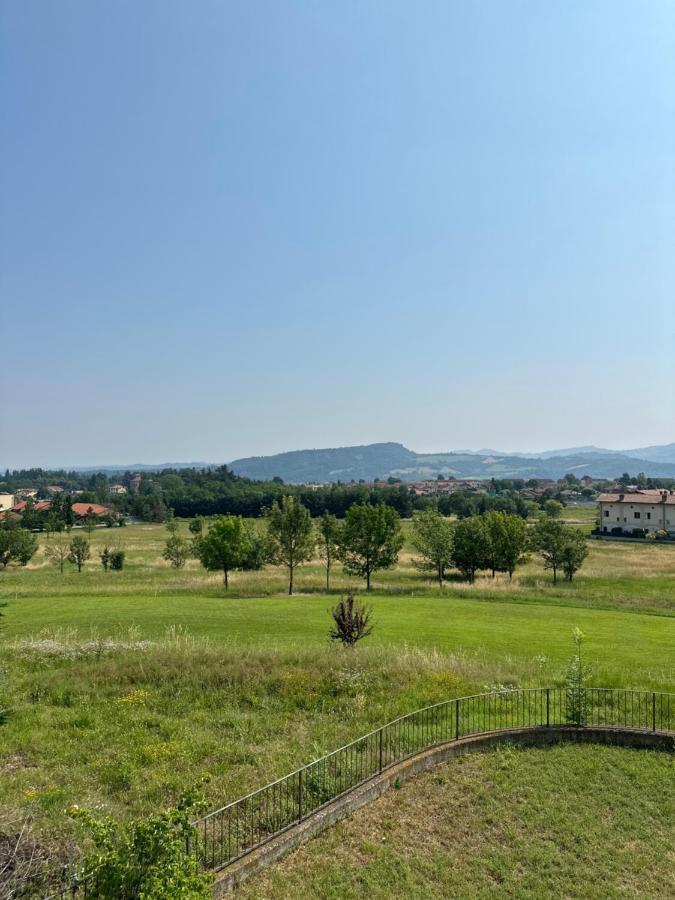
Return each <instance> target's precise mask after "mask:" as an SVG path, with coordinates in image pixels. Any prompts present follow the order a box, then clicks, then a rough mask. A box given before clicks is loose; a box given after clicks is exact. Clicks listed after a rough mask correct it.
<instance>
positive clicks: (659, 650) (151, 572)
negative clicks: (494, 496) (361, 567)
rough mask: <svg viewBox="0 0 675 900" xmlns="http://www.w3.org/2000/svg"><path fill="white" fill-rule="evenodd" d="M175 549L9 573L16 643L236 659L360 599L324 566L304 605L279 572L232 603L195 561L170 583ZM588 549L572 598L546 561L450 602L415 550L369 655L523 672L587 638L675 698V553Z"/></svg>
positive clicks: (6, 620) (604, 673)
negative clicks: (195, 652) (513, 666)
mask: <svg viewBox="0 0 675 900" xmlns="http://www.w3.org/2000/svg"><path fill="white" fill-rule="evenodd" d="M185 530H186V529H185ZM186 533H187V530H186ZM165 538H166V531H165V529H164V528H163V527H162V526H152V525H140V526H129V527H127V528H126V529H114V530H109V529H97V530H96V531H95V532H94V533H93V535H92V536H91V541H92V558H91V560H90V561H89V562H88V563H87V565H86V566H85V569H84V570H83V571H82V573H79V574H78V573H77V572H76V571H75V570H74V568H73V567H72V566H68V567H67V569H66V572H65V573H64V574H63V575H60V574H59V573H58V571H57V570H56V569H55V568H54V567H53V566H51V565H49V564H48V563H47V562H46V561H45V560H44V556H43V549H42V548H41V550H40V553H39V554H38V556H37V557H36V559H35V560H34V562H33V563H31V565H30V566H29V567H28V568H27V569H21V568H14V567H11V568H10V569H8V570H7V571H5V572H2V573H0V602H3V601H4V602H5V603H6V604H7V605H6V606H5V608H4V609H2V610H0V612H2V613H3V618H2V619H1V620H0V622H2V623H3V625H4V628H3V634H4V636H5V640H6V641H11V640H13V639H21V638H26V637H27V636H29V635H32V636H35V635H37V634H41V633H42V634H51V633H54V632H55V631H60V632H63V631H70V632H74V633H77V634H79V635H80V637H87V636H90V635H91V634H96V635H98V636H106V635H118V636H119V635H120V634H124V633H126V632H128V630H129V629H130V628H133V629H134V630H135V632H136V633H137V634H139V635H140V636H142V637H144V638H151V639H157V638H160V637H162V636H163V635H164V634H165V632H166V630H167V628H169V627H179V628H183V629H186V630H187V631H188V632H189V633H190V634H191V635H195V636H204V637H208V638H209V639H210V640H214V641H218V642H222V641H225V642H227V643H228V644H234V645H243V644H246V645H255V646H259V647H269V646H276V647H283V646H290V645H298V646H305V647H321V646H324V645H325V644H326V641H327V631H328V626H329V616H328V610H329V608H330V606H331V605H332V604H333V603H334V602H335V599H336V597H337V596H338V595H339V594H340V593H343V592H344V591H345V590H347V589H349V588H356V589H358V588H360V587H361V584H360V582H359V581H358V580H357V579H354V578H348V577H347V576H345V575H344V574H343V573H342V572H341V570H340V568H339V566H338V567H336V569H335V572H334V574H333V578H332V585H331V587H332V590H331V594H330V595H327V594H325V587H324V578H325V575H324V571H323V569H322V566H321V565H320V562H319V561H318V560H317V561H314V562H313V563H312V564H310V565H306V566H303V567H302V568H301V569H300V570H299V574H298V577H297V579H296V581H297V591H298V594H297V596H294V597H292V598H289V597H288V596H286V595H285V586H286V576H285V573H284V571H283V570H282V569H278V568H274V567H268V568H266V569H265V570H263V571H262V572H254V573H238V574H235V575H234V576H233V577H232V579H231V583H232V586H231V589H230V591H229V592H226V591H225V590H224V588H223V585H222V580H221V578H220V577H219V576H218V575H212V574H209V573H206V572H204V571H203V570H202V569H201V568H200V567H199V565H198V564H197V562H196V561H194V560H191V561H190V562H189V563H188V565H187V566H186V567H185V568H184V569H181V570H178V571H176V570H173V569H171V568H170V567H169V565H168V564H167V563H166V562H164V560H162V558H161V552H162V547H163V542H164V540H165ZM110 540H118V541H120V542H121V543H122V544H123V546H124V547H125V549H126V552H127V565H126V568H125V570H124V571H123V572H122V573H114V572H108V573H105V572H103V570H102V569H101V566H100V564H99V562H98V549H99V548H100V546H101V545H102V544H103V543H104V541H110ZM589 548H590V555H589V558H588V560H587V562H586V564H585V566H584V569H583V571H582V573H581V574H580V575H579V576H578V578H577V579H575V581H573V582H572V583H571V584H569V583H567V582H560V583H559V584H558V585H553V584H552V580H551V576H550V574H549V573H547V572H545V571H544V570H543V567H542V565H541V562H540V561H539V560H538V559H537V558H536V557H535V558H534V559H531V560H530V561H529V562H528V563H527V564H526V565H525V566H523V567H522V568H521V569H519V570H518V573H517V574H516V576H515V577H514V579H513V581H511V582H510V581H509V580H508V578H507V577H506V576H504V575H499V576H498V577H497V578H496V579H494V580H493V579H492V578H490V577H486V576H481V577H479V578H478V579H477V581H476V584H475V585H468V584H466V583H465V582H462V581H460V580H458V579H456V578H453V579H451V580H450V581H449V582H448V584H447V585H446V586H445V587H444V589H443V590H442V591H440V590H439V589H438V586H437V585H435V584H434V582H433V580H432V579H431V578H430V577H429V576H427V575H425V574H424V573H421V572H420V571H419V570H418V569H417V568H415V566H414V565H413V563H412V555H411V552H410V548H409V547H406V548H405V549H404V552H403V554H402V558H401V563H400V564H399V566H398V567H397V568H396V569H394V570H390V571H383V572H379V573H377V575H376V576H375V579H374V584H375V590H374V591H373V592H372V594H371V595H370V596H369V597H368V598H367V602H368V603H370V604H371V605H372V607H373V615H374V620H375V623H376V627H375V632H374V635H373V636H372V638H370V643H372V644H374V645H380V646H390V645H391V646H402V645H403V644H407V645H410V646H415V647H422V648H437V649H438V650H440V651H442V652H446V653H447V652H452V653H457V652H465V653H472V654H482V655H484V656H485V657H486V658H494V657H505V656H507V657H510V658H514V659H520V660H522V661H523V662H528V661H530V660H531V659H532V658H534V657H537V658H541V659H542V660H543V661H544V662H543V664H544V666H545V665H546V662H547V661H548V662H549V663H551V664H552V665H554V666H556V667H558V666H559V665H560V664H561V663H562V662H563V661H564V660H565V659H566V658H567V657H568V655H569V650H570V635H571V633H572V630H573V629H574V628H575V627H577V626H578V627H580V628H581V629H582V630H583V631H584V632H585V634H586V636H587V653H588V657H589V659H591V660H592V661H593V663H594V666H595V669H596V679H597V680H598V683H603V684H609V683H620V684H624V685H634V686H644V687H649V688H664V689H667V688H672V687H674V686H675V615H674V613H675V547H670V546H645V545H636V544H610V543H603V542H591V543H590V545H589ZM362 596H364V597H365V594H363V595H362Z"/></svg>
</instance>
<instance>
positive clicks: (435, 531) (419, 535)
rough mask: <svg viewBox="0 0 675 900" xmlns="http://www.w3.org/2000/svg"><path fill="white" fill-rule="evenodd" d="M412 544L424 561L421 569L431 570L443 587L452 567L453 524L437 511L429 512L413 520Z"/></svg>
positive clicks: (420, 563)
mask: <svg viewBox="0 0 675 900" xmlns="http://www.w3.org/2000/svg"><path fill="white" fill-rule="evenodd" d="M412 543H413V546H414V548H415V550H417V552H418V553H420V554H421V555H422V561H421V562H419V563H418V565H419V566H420V567H421V568H425V569H431V570H432V571H433V572H435V574H436V578H437V579H438V584H439V586H440V587H441V588H442V587H443V579H444V578H445V571H446V569H448V568H449V567H450V566H451V565H452V549H453V546H454V527H453V525H452V522H450V521H449V520H448V519H446V518H445V517H444V516H442V515H441V514H440V513H438V512H436V511H435V510H427V511H426V512H422V513H420V514H419V515H416V516H415V518H414V519H413V527H412Z"/></svg>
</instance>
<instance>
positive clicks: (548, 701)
mask: <svg viewBox="0 0 675 900" xmlns="http://www.w3.org/2000/svg"><path fill="white" fill-rule="evenodd" d="M550 724H551V689H550V688H546V727H547V728H548V727H549V726H550Z"/></svg>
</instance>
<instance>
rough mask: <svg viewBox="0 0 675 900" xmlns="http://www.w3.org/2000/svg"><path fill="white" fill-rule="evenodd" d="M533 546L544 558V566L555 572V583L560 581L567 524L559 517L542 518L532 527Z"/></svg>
mask: <svg viewBox="0 0 675 900" xmlns="http://www.w3.org/2000/svg"><path fill="white" fill-rule="evenodd" d="M532 546H533V547H534V549H535V550H537V551H538V552H539V554H540V555H541V557H542V559H543V560H544V568H546V569H551V571H552V572H553V584H556V583H557V581H558V569H559V568H560V567H561V566H562V561H563V549H564V547H565V526H564V525H563V523H562V522H560V521H559V520H558V519H550V518H548V517H546V518H543V519H540V520H539V521H538V522H537V524H536V525H535V526H534V528H533V529H532Z"/></svg>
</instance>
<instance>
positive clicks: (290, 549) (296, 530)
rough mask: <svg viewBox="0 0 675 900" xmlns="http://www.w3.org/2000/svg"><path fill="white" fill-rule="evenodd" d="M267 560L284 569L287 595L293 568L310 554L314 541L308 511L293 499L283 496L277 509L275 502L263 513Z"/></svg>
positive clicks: (290, 591)
mask: <svg viewBox="0 0 675 900" xmlns="http://www.w3.org/2000/svg"><path fill="white" fill-rule="evenodd" d="M265 516H266V518H267V529H268V535H269V540H270V543H269V552H270V559H271V560H272V561H273V562H275V563H276V564H277V565H284V566H286V568H287V569H288V593H289V595H290V594H292V593H293V576H294V574H295V570H296V568H297V567H298V566H299V565H301V564H302V563H303V562H307V560H310V559H311V558H312V556H313V555H314V548H315V538H314V534H313V531H312V519H311V516H310V514H309V510H308V509H307V508H306V507H305V506H303V505H302V503H299V502H298V500H296V498H295V497H291V496H288V495H287V496H285V497H283V498H282V501H281V506H280V505H279V504H278V503H277V502H276V501H275V502H274V503H273V504H272V506H271V508H270V509H268V510H267V512H266V513H265Z"/></svg>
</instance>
